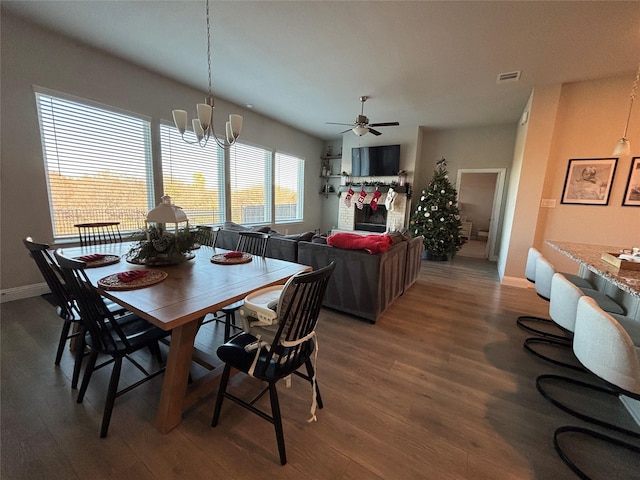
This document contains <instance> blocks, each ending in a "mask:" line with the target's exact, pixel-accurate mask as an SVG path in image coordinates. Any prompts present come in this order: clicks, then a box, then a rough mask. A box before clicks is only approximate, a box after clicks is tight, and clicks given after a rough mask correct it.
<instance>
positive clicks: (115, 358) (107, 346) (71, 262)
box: [55, 249, 171, 437]
mask: <svg viewBox="0 0 640 480" xmlns="http://www.w3.org/2000/svg"><path fill="white" fill-rule="evenodd" d="M55 258H56V260H57V262H58V265H60V271H61V272H62V275H63V277H64V280H65V282H66V285H67V287H68V289H69V292H70V293H71V294H72V295H73V297H74V299H75V301H76V303H77V305H78V308H79V310H80V315H81V317H82V322H83V324H84V329H85V332H86V333H85V342H86V345H87V346H88V347H89V349H90V354H89V360H88V362H87V365H86V367H85V372H84V376H83V377H82V384H81V386H80V391H79V392H78V397H77V400H76V401H77V402H78V403H82V401H83V399H84V396H85V393H86V392H87V387H88V386H89V382H90V380H91V376H92V375H93V372H94V371H96V370H98V369H100V368H102V367H105V366H107V365H110V364H112V363H113V368H112V370H111V379H110V381H109V387H108V390H107V396H106V399H105V406H104V412H103V415H102V426H101V428H100V437H106V436H107V432H108V430H109V423H110V421H111V414H112V412H113V407H114V404H115V400H116V398H117V397H119V396H120V395H122V394H124V393H126V392H128V391H130V390H132V389H133V388H135V387H137V386H139V385H141V384H143V383H145V382H147V381H148V380H151V379H152V378H154V377H156V376H158V375H160V374H161V373H163V372H164V366H162V367H160V368H158V369H157V370H155V371H154V372H151V373H150V372H148V371H147V370H146V369H145V368H144V367H143V366H142V365H141V364H140V362H138V361H137V360H136V359H134V358H132V357H131V354H133V353H135V352H137V351H139V350H142V349H144V348H149V350H150V351H151V352H153V353H154V354H155V356H156V357H157V360H158V361H161V355H160V347H159V344H158V342H159V341H160V340H161V339H163V338H165V337H167V336H168V335H170V333H171V332H169V331H165V330H162V329H160V328H158V327H155V326H153V325H152V324H150V323H149V322H147V321H146V320H144V319H143V318H140V317H138V316H137V315H134V314H132V313H130V314H128V315H124V316H122V317H119V318H116V317H115V316H114V315H113V314H112V313H111V312H110V311H109V310H108V308H107V307H106V306H105V304H104V302H103V299H102V297H101V296H100V294H99V293H98V291H97V289H96V288H95V287H94V286H93V284H92V283H91V281H90V280H89V278H88V277H87V275H86V273H85V271H84V267H85V263H84V262H81V261H78V260H75V259H72V258H68V257H65V256H64V255H63V254H62V252H61V250H59V249H58V250H56V252H55ZM100 354H102V355H106V356H109V357H111V359H110V360H108V361H105V362H103V363H101V364H99V365H96V361H97V359H98V355H100ZM123 358H126V359H128V360H129V361H130V362H131V363H132V364H133V365H134V366H135V367H136V368H137V369H138V370H140V371H141V372H142V373H143V374H144V378H142V379H141V380H139V381H137V382H135V383H134V384H132V385H129V386H127V387H125V388H123V389H121V390H118V384H119V381H120V372H121V370H122V360H123Z"/></svg>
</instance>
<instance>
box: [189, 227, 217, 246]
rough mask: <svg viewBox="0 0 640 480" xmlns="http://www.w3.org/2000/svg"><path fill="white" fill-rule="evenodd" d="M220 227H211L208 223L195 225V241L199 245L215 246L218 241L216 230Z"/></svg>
mask: <svg viewBox="0 0 640 480" xmlns="http://www.w3.org/2000/svg"><path fill="white" fill-rule="evenodd" d="M219 231H220V227H211V226H209V225H198V226H197V227H196V234H195V241H196V243H199V244H200V245H205V246H207V247H213V248H215V246H216V242H217V241H218V232H219Z"/></svg>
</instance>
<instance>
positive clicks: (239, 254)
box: [224, 251, 244, 258]
mask: <svg viewBox="0 0 640 480" xmlns="http://www.w3.org/2000/svg"><path fill="white" fill-rule="evenodd" d="M242 255H244V253H242V252H237V251H236V252H229V253H225V254H224V258H240V257H242Z"/></svg>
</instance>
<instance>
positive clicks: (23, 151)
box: [0, 13, 323, 294]
mask: <svg viewBox="0 0 640 480" xmlns="http://www.w3.org/2000/svg"><path fill="white" fill-rule="evenodd" d="M1 21H2V24H1V35H2V36H1V46H2V52H1V62H2V63H1V75H2V77H1V81H2V91H1V92H0V93H1V102H2V103H1V107H2V117H3V121H2V124H1V129H2V130H1V134H2V145H1V152H0V155H1V161H2V179H1V185H0V186H1V201H2V205H1V229H2V232H1V236H0V239H1V245H2V251H1V253H0V256H1V267H2V274H1V282H2V283H1V288H2V292H3V293H4V294H6V293H7V291H10V290H11V289H15V288H19V287H21V286H26V285H32V284H39V283H42V278H41V276H40V274H39V272H38V271H37V269H36V267H35V264H34V263H33V261H32V260H31V259H30V258H29V257H28V255H27V251H26V249H25V248H24V246H23V245H22V241H21V240H22V238H24V237H26V236H29V235H30V236H32V237H33V238H34V239H35V240H36V241H41V242H47V243H50V242H51V241H52V238H53V233H52V229H51V222H50V219H49V203H48V198H47V186H46V181H45V170H44V162H43V159H42V149H41V143H40V133H39V128H38V118H37V111H36V104H35V98H34V93H33V85H38V86H41V87H46V88H49V89H53V90H57V91H60V92H64V93H67V94H71V95H75V96H78V97H81V98H86V99H89V100H93V101H95V102H99V103H102V104H105V105H110V106H113V107H117V108H120V109H124V110H128V111H131V112H136V113H138V114H142V115H146V116H148V117H150V119H151V122H152V142H153V147H154V150H155V152H154V159H155V160H156V161H157V152H158V145H159V128H158V125H159V122H160V121H161V120H168V121H171V110H172V109H174V108H184V107H186V108H190V107H191V108H192V109H195V104H196V103H198V102H201V101H202V98H203V95H204V93H203V92H200V91H197V90H193V89H191V88H188V87H186V86H184V85H181V84H178V83H176V82H174V81H172V80H169V79H167V78H164V77H161V76H159V75H156V74H154V73H152V72H150V71H147V70H145V69H142V68H140V67H137V66H135V65H132V64H129V63H127V62H124V61H122V60H120V59H117V58H115V57H113V56H110V55H106V54H104V53H101V52H99V51H97V50H94V49H91V48H88V47H85V46H83V45H80V44H78V43H75V42H72V41H70V40H67V39H65V38H63V37H60V36H58V35H55V34H52V33H49V32H47V31H45V30H42V29H40V28H37V27H34V26H31V25H29V24H26V23H23V22H22V21H20V20H18V19H16V18H15V17H13V16H11V15H8V14H5V13H3V15H2V19H1ZM161 53H162V52H158V54H161ZM214 93H215V92H214ZM216 100H217V101H216V110H215V117H216V118H217V119H219V120H218V121H220V122H222V120H223V119H225V118H226V117H228V115H229V113H240V114H242V115H243V116H244V117H245V119H244V128H243V132H242V139H243V140H245V141H246V142H249V143H252V144H257V145H262V146H264V147H267V148H275V147H277V148H278V149H279V150H280V151H283V152H285V153H289V154H292V155H296V156H299V157H301V158H304V159H305V160H306V172H305V192H314V191H316V190H317V188H318V187H317V184H318V171H319V166H318V165H319V164H320V155H321V153H322V147H323V143H322V141H321V140H319V139H317V138H314V137H311V136H309V135H308V134H305V133H302V132H300V131H297V130H295V129H293V128H291V127H288V126H286V125H283V124H281V123H278V122H275V121H272V120H271V119H269V118H266V117H263V116H260V115H257V114H255V113H253V112H251V111H249V110H246V109H242V108H240V107H238V106H236V105H232V104H229V103H228V102H225V101H223V100H221V99H216ZM7 119H10V121H8V120H7ZM223 126H224V125H223V124H222V123H220V125H217V129H220V131H224V129H223V128H222V127H223ZM156 193H157V194H158V195H160V194H161V193H162V192H156ZM320 210H321V209H320V206H319V204H318V202H317V198H316V196H315V195H307V197H306V198H305V210H304V218H305V221H304V223H302V224H296V225H292V226H289V227H288V228H289V231H290V233H294V232H301V231H305V230H313V229H315V228H318V227H319V226H320V218H321V217H320Z"/></svg>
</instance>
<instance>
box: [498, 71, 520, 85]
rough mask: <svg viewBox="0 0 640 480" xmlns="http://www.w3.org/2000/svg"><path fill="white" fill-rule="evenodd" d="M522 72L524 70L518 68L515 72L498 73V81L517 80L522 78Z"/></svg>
mask: <svg viewBox="0 0 640 480" xmlns="http://www.w3.org/2000/svg"><path fill="white" fill-rule="evenodd" d="M521 73H522V71H520V70H517V71H515V72H507V73H501V74H500V75H498V79H497V80H496V83H504V82H517V81H518V80H520V74H521Z"/></svg>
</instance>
